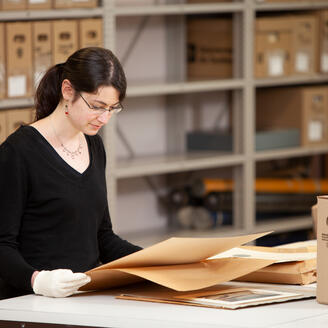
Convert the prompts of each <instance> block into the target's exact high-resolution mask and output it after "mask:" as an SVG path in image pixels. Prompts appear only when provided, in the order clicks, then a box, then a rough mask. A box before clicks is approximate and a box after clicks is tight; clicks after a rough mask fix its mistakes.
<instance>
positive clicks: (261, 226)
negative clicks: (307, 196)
mask: <svg viewBox="0 0 328 328" xmlns="http://www.w3.org/2000/svg"><path fill="white" fill-rule="evenodd" d="M312 227H313V223H312V219H311V217H307V216H304V217H296V218H293V217H288V218H287V217H286V218H279V219H272V220H265V221H262V222H259V223H257V225H256V226H255V228H254V229H253V230H252V231H245V230H244V229H235V228H233V227H232V226H222V227H218V228H215V229H211V230H188V229H178V228H176V230H174V229H169V228H161V229H156V230H150V231H149V230H145V231H141V232H135V233H125V234H124V233H123V234H121V233H120V235H121V236H122V237H123V238H124V239H127V240H129V241H130V242H132V243H134V244H136V245H140V246H142V247H148V246H151V245H153V244H155V243H158V242H161V241H163V240H166V239H168V238H171V237H181V238H182V237H190V238H218V237H220V238H222V237H232V236H241V235H246V234H253V233H260V232H266V231H272V233H281V232H291V231H297V230H303V229H311V228H312ZM269 236H270V235H269Z"/></svg>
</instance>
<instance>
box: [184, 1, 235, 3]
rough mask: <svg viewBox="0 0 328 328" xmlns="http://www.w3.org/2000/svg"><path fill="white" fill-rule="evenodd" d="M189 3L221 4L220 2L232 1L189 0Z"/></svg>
mask: <svg viewBox="0 0 328 328" xmlns="http://www.w3.org/2000/svg"><path fill="white" fill-rule="evenodd" d="M186 2H187V3H220V2H232V0H187V1H186Z"/></svg>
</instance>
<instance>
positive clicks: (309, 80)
mask: <svg viewBox="0 0 328 328" xmlns="http://www.w3.org/2000/svg"><path fill="white" fill-rule="evenodd" d="M325 82H328V74H327V75H323V74H313V75H311V76H307V75H306V76H304V75H303V76H302V75H300V76H288V77H277V78H266V79H256V80H255V86H256V87H279V86H284V85H296V84H314V83H325Z"/></svg>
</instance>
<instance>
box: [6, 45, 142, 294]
mask: <svg viewBox="0 0 328 328" xmlns="http://www.w3.org/2000/svg"><path fill="white" fill-rule="evenodd" d="M125 92H126V79H125V75H124V72H123V69H122V67H121V65H120V63H119V61H118V60H117V58H116V57H115V56H114V55H113V53H112V52H111V51H109V50H107V49H103V48H97V47H90V48H84V49H80V50H78V51H76V52H75V53H74V54H72V55H71V56H70V57H69V58H68V59H67V61H66V63H63V64H57V65H55V66H53V67H52V68H50V69H49V70H48V71H47V73H46V74H45V76H44V77H43V79H42V80H41V82H40V84H39V86H38V89H37V91H36V95H35V107H36V119H37V120H36V122H34V123H33V124H31V125H29V126H21V127H20V128H19V129H18V130H17V131H16V132H14V133H13V134H12V135H10V136H9V137H8V138H7V140H6V141H5V142H4V143H3V144H2V145H1V146H0V211H1V214H0V263H1V266H0V278H1V279H2V282H1V286H0V294H1V298H7V297H13V296H18V295H23V294H28V293H32V292H33V291H34V292H35V293H36V294H40V295H45V296H52V297H65V296H69V295H71V294H73V293H74V292H75V291H76V290H78V289H79V288H80V287H81V286H83V285H84V284H86V283H88V282H89V281H90V278H89V277H88V276H87V275H85V274H84V273H82V272H84V271H87V270H89V269H91V268H94V267H96V266H97V265H99V264H100V263H106V262H109V261H112V260H115V259H117V258H120V257H122V256H125V255H128V254H130V253H133V252H135V251H137V250H139V249H140V248H139V247H137V246H134V245H132V244H130V243H128V242H127V241H125V240H122V239H120V238H119V237H118V236H117V235H115V234H114V233H113V231H112V225H111V222H110V217H109V210H108V204H107V191H106V182H105V166H106V155H105V150H104V147H103V143H102V141H101V138H100V137H99V136H98V135H97V133H98V131H99V130H100V128H101V127H102V126H104V125H105V124H107V122H108V121H109V119H110V117H111V115H115V114H116V113H118V112H120V111H121V110H122V105H121V101H122V100H123V99H124V97H125Z"/></svg>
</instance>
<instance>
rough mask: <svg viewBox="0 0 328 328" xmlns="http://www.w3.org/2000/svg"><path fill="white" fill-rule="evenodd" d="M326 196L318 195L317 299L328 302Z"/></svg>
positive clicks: (327, 197)
mask: <svg viewBox="0 0 328 328" xmlns="http://www.w3.org/2000/svg"><path fill="white" fill-rule="evenodd" d="M327 213H328V196H319V197H318V219H317V242H318V246H317V247H318V252H317V301H318V302H319V303H323V304H328V293H327V291H328V219H327Z"/></svg>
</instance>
